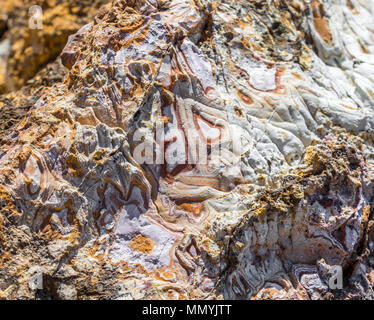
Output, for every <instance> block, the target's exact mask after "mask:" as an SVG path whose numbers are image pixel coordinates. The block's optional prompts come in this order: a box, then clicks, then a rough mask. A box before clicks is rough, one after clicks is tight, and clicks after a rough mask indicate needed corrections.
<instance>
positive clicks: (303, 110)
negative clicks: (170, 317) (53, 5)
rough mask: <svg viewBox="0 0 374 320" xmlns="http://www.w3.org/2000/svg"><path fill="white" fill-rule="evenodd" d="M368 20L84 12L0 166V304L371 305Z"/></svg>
mask: <svg viewBox="0 0 374 320" xmlns="http://www.w3.org/2000/svg"><path fill="white" fill-rule="evenodd" d="M373 4H374V3H373V1H358V0H351V1H349V0H347V1H346V0H344V1H343V0H335V1H318V0H313V1H296V0H295V1H254V0H252V1H229V0H220V1H212V0H197V1H192V0H188V1H185V0H183V1H182V0H172V1H161V0H158V1H156V0H154V1H153V0H152V1H151V0H149V1H146V0H142V1H130V0H128V1H124V0H123V1H113V3H112V4H110V5H108V6H107V7H105V8H104V9H103V10H101V11H100V13H99V14H98V15H97V16H96V18H95V20H94V21H93V22H92V23H90V24H88V25H86V26H84V27H83V28H82V29H81V30H79V31H78V33H77V34H76V35H74V36H71V37H70V38H69V41H68V43H67V45H66V47H65V49H64V51H63V53H62V62H63V63H64V65H65V66H66V67H67V68H69V74H68V76H67V77H66V78H65V81H64V83H62V84H59V85H55V86H54V87H53V88H52V89H51V90H49V91H48V92H47V93H46V94H44V95H43V96H42V97H41V98H40V99H39V101H38V102H37V103H36V104H35V106H34V107H33V108H32V109H31V110H30V112H29V114H28V115H27V117H26V118H25V119H24V121H23V122H22V123H21V124H20V125H19V126H18V128H17V129H16V130H15V132H14V133H13V134H12V135H11V136H10V137H9V143H8V144H7V145H5V146H3V147H2V148H1V150H0V181H1V184H0V208H1V213H0V252H1V258H0V266H1V268H0V280H1V283H0V296H1V297H3V298H8V299H10V298H35V297H36V298H53V299H55V298H60V299H89V298H106V299H150V298H152V299H160V298H171V299H186V298H188V299H203V298H208V299H221V298H223V299H251V298H255V299H331V298H347V299H352V298H372V296H373V292H372V285H373V281H374V272H373V260H372V254H373V250H374V242H373V241H374V238H373V229H372V201H373V191H374V189H373V159H374V158H373V156H374V152H373V128H374V108H373V105H374V96H373V92H372V91H371V86H372V83H373V80H374V79H373V76H372V75H373V74H374V73H373V71H374V60H373V57H374V35H373V32H374V29H373V26H372V21H373V15H374V11H373V10H374V7H373ZM339 268H342V270H343V278H342V280H343V289H341V290H340V289H336V288H334V287H333V286H332V285H331V284H332V282H331V279H332V278H333V277H334V276H336V272H335V271H336V270H339ZM35 277H36V278H35ZM33 279H36V280H37V281H39V282H38V283H36V284H35V283H34V282H33V281H34V280H33ZM38 279H39V280H38ZM30 281H31V282H30ZM30 283H31V285H30Z"/></svg>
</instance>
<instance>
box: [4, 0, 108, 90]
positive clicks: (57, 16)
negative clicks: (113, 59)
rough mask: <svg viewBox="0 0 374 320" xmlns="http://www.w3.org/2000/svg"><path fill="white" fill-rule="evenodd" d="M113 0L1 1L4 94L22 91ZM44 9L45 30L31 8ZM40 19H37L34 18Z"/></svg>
mask: <svg viewBox="0 0 374 320" xmlns="http://www.w3.org/2000/svg"><path fill="white" fill-rule="evenodd" d="M108 2H110V0H0V39H1V42H0V92H8V91H10V90H17V89H20V88H21V87H22V86H23V85H25V84H26V81H27V80H29V79H31V78H33V77H34V76H35V74H36V73H37V72H38V71H40V70H41V69H42V68H43V67H45V66H46V64H48V63H50V62H52V61H53V60H54V59H56V57H57V56H58V55H59V54H60V52H61V50H62V49H63V47H64V46H65V44H66V41H67V39H68V36H69V35H71V34H73V33H74V32H76V31H77V30H78V29H79V28H80V27H81V26H83V25H84V24H86V23H88V22H89V21H91V20H92V18H93V16H94V15H95V14H96V13H97V11H98V9H99V8H100V7H101V6H102V5H104V4H107V3H108ZM35 5H38V6H40V7H41V8H42V10H43V14H42V22H43V25H42V29H30V28H29V24H31V25H33V24H35V22H34V20H32V18H33V16H32V14H30V12H29V9H30V8H31V7H32V6H35ZM34 17H36V16H34Z"/></svg>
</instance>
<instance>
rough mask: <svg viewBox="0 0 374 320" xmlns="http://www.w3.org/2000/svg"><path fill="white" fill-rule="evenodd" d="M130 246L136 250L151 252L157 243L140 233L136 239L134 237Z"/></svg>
mask: <svg viewBox="0 0 374 320" xmlns="http://www.w3.org/2000/svg"><path fill="white" fill-rule="evenodd" d="M129 246H130V247H131V248H132V249H133V250H135V251H139V252H142V253H146V254H150V253H151V252H152V251H153V249H154V247H155V244H154V242H153V241H152V239H150V238H148V237H145V236H143V235H141V234H138V235H137V236H136V237H135V238H134V239H132V241H131V242H130V245H129Z"/></svg>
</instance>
